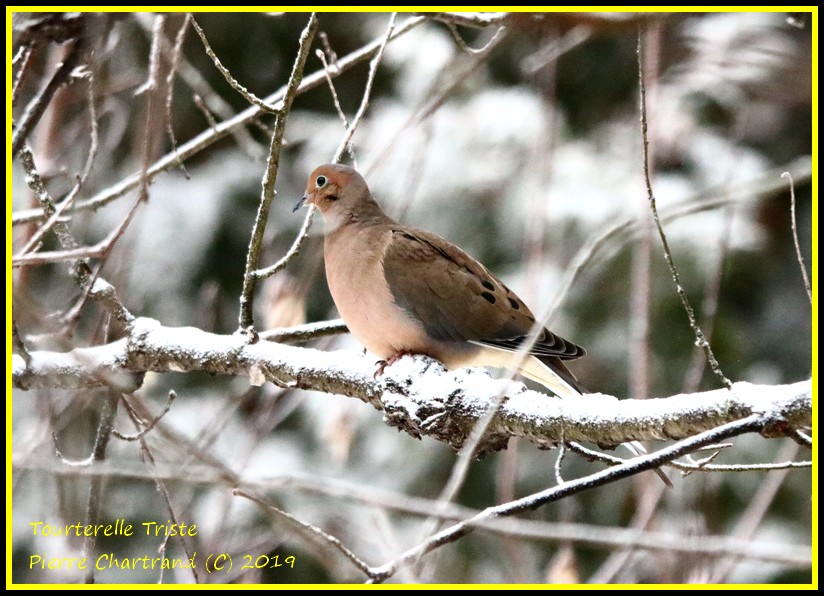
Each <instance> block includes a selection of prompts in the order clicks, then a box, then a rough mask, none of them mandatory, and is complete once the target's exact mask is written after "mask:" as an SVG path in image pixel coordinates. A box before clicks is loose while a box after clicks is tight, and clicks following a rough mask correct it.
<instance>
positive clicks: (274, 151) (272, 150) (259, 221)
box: [192, 13, 318, 331]
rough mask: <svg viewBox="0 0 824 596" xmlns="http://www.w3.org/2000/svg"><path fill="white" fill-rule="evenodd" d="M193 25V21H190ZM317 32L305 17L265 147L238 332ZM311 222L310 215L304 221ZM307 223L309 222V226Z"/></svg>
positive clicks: (245, 321)
mask: <svg viewBox="0 0 824 596" xmlns="http://www.w3.org/2000/svg"><path fill="white" fill-rule="evenodd" d="M192 22H194V21H192ZM317 29H318V19H317V16H316V15H315V13H312V16H310V17H309V23H308V24H307V25H306V28H305V29H304V30H303V32H302V33H301V35H300V46H299V48H298V54H297V57H296V58H295V63H294V65H293V66H292V74H291V75H290V76H289V82H288V83H287V85H286V92H285V93H284V95H283V107H282V108H281V109H280V110H279V112H278V115H277V119H276V121H275V132H274V134H273V135H272V142H271V145H270V146H269V158H268V159H267V160H266V173H265V174H264V176H263V183H262V186H263V189H262V192H261V197H260V205H259V207H258V212H257V216H256V217H255V223H254V226H253V227H252V235H251V238H250V239H249V251H248V253H247V255H246V270H245V272H244V274H243V289H242V290H241V293H240V314H239V316H238V325H239V330H241V331H245V330H247V329H251V328H252V326H253V320H252V300H253V298H254V293H255V286H256V285H257V281H258V278H257V276H256V275H255V270H256V269H257V267H258V261H259V259H260V250H261V247H262V245H263V232H264V231H265V230H266V222H267V220H268V217H269V208H270V207H271V205H272V201H273V200H274V198H275V182H276V181H277V176H278V168H279V167H280V150H281V147H282V146H283V131H284V130H285V129H286V119H287V118H288V116H289V111H290V110H291V109H292V101H293V100H294V99H295V96H296V95H297V92H298V87H299V86H300V81H301V79H302V78H303V67H304V65H305V64H306V58H307V57H308V56H309V48H310V47H311V45H312V40H313V39H314V37H315V31H317ZM310 218H311V211H310V212H309V214H308V215H307V216H306V219H307V220H309V219H310ZM309 223H311V222H309Z"/></svg>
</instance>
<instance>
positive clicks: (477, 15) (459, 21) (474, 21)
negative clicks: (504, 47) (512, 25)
mask: <svg viewBox="0 0 824 596" xmlns="http://www.w3.org/2000/svg"><path fill="white" fill-rule="evenodd" d="M418 14H422V15H425V16H426V17H427V18H430V19H432V20H433V21H439V22H441V23H448V24H452V25H460V26H461V27H475V28H485V27H489V26H490V25H500V24H502V23H503V22H504V21H505V20H506V18H507V17H508V16H509V13H507V12H436V13H430V12H422V13H418Z"/></svg>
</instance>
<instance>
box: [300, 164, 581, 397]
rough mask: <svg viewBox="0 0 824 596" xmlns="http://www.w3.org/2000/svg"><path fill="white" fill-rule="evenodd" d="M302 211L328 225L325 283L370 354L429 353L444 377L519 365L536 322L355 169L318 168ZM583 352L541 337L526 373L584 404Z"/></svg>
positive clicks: (544, 334) (516, 300) (523, 307)
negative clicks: (576, 368)
mask: <svg viewBox="0 0 824 596" xmlns="http://www.w3.org/2000/svg"><path fill="white" fill-rule="evenodd" d="M304 203H306V204H311V205H315V206H316V207H317V208H318V209H319V210H320V211H321V213H322V214H323V217H324V225H325V234H326V238H325V243H324V259H325V261H326V279H327V281H328V283H329V290H330V292H331V293H332V298H333V299H334V301H335V305H336V306H337V307H338V311H339V312H340V315H341V317H343V320H344V321H345V322H346V325H347V326H348V327H349V330H350V331H351V332H352V334H353V335H354V336H355V338H356V339H357V340H358V341H359V342H361V343H362V344H363V345H364V346H365V347H366V348H367V349H368V350H369V351H370V352H372V353H373V354H375V355H376V356H378V357H379V358H381V359H383V360H387V361H389V362H392V361H394V359H395V358H396V357H397V356H399V355H401V354H406V353H412V354H428V355H429V356H432V357H434V358H437V359H438V360H440V361H441V362H443V363H444V365H445V366H446V367H447V368H457V367H461V366H493V367H499V368H506V367H508V366H510V365H511V364H512V361H513V353H514V352H515V351H517V349H518V348H519V346H520V345H521V342H522V341H524V340H525V339H526V337H527V336H528V335H529V333H530V330H531V329H532V327H533V326H534V325H535V317H534V316H533V314H532V312H530V310H529V308H528V307H527V306H526V305H525V304H524V303H523V301H522V300H521V299H520V298H518V296H516V295H515V294H514V293H513V292H512V291H511V290H510V289H509V288H507V287H506V286H505V285H504V284H503V283H502V282H501V281H500V280H499V279H498V278H497V277H495V276H494V275H493V274H492V273H490V272H489V270H488V269H486V268H485V267H484V266H483V265H481V264H480V263H479V262H478V261H476V260H475V259H473V258H472V257H470V256H469V255H468V254H466V253H465V252H464V251H462V250H461V249H460V248H458V247H457V246H455V245H454V244H451V243H450V242H448V241H446V240H444V239H443V238H440V237H438V236H435V235H434V234H430V233H428V232H425V231H423V230H419V229H416V228H411V227H408V226H404V225H402V224H400V223H398V222H396V221H394V220H392V219H391V218H390V217H388V216H387V215H386V214H385V213H384V212H383V211H382V210H381V208H380V206H379V205H378V204H377V202H375V199H374V198H373V197H372V194H371V193H370V192H369V188H368V186H367V185H366V181H365V180H364V179H363V177H362V176H361V175H360V174H358V172H356V171H355V170H353V169H352V168H350V167H347V166H343V165H338V164H326V165H322V166H319V167H317V168H315V170H314V171H313V172H312V174H311V175H310V176H309V181H308V183H307V187H306V194H305V196H304V197H303V199H301V201H300V202H299V203H298V206H300V205H303V204H304ZM296 209H297V207H296ZM585 353H586V352H585V351H584V349H583V348H581V347H579V346H577V345H575V344H574V343H572V342H570V341H568V340H566V339H564V338H562V337H560V336H558V335H556V334H554V333H552V332H551V331H549V330H548V329H543V330H542V332H541V334H540V335H539V337H538V341H536V342H535V344H534V345H533V346H532V348H531V350H530V356H529V357H527V358H526V360H525V361H524V363H523V364H522V365H521V367H520V368H519V372H520V373H521V374H523V375H524V376H526V377H528V378H531V379H533V380H535V381H538V382H539V383H541V384H543V385H545V386H546V387H547V388H548V389H550V390H551V391H553V392H554V393H556V394H558V395H560V396H562V397H567V396H571V395H580V394H581V393H582V392H584V389H583V387H582V386H581V384H580V383H579V382H578V380H577V379H576V378H575V376H574V375H573V374H572V373H571V372H570V371H569V369H567V367H566V366H565V365H564V363H563V361H564V360H572V359H574V358H580V357H581V356H583V355H584V354H585Z"/></svg>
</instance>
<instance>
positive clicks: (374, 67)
mask: <svg viewBox="0 0 824 596" xmlns="http://www.w3.org/2000/svg"><path fill="white" fill-rule="evenodd" d="M397 16H398V13H396V12H393V13H392V15H391V16H390V17H389V26H388V27H387V29H386V34H385V35H384V37H383V42H382V43H381V45H380V46H379V47H378V52H377V53H376V54H375V57H374V58H372V61H371V62H370V63H369V76H368V78H367V79H366V86H365V87H364V90H363V97H362V98H361V103H360V106H359V107H358V111H357V112H356V113H355V117H354V118H353V119H352V125H351V126H350V127H349V128H347V129H346V134H345V135H343V139H342V140H341V142H340V145H338V148H337V149H336V150H335V156H334V157H333V158H332V161H333V162H335V163H337V162H339V161H340V158H341V157H342V156H343V152H344V151H345V150H346V148H347V147H348V146H349V143H350V142H351V141H352V137H353V136H354V134H355V131H356V130H357V128H358V125H359V124H360V121H361V119H362V118H363V115H364V114H365V113H366V108H367V107H369V96H370V95H371V94H372V84H373V83H374V82H375V74H376V73H377V71H378V65H379V64H380V63H381V58H383V52H384V50H386V44H388V43H389V40H390V39H392V33H393V32H394V31H395V17H397ZM326 72H327V71H326V70H324V73H326ZM327 76H328V73H327Z"/></svg>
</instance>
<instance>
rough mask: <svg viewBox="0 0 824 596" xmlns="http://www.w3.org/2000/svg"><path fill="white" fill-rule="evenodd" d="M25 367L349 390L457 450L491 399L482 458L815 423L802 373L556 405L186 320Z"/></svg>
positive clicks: (105, 378) (69, 382)
mask: <svg viewBox="0 0 824 596" xmlns="http://www.w3.org/2000/svg"><path fill="white" fill-rule="evenodd" d="M29 356H30V360H29V363H28V365H27V364H26V362H25V361H24V359H23V357H22V356H19V355H17V354H15V355H14V356H13V357H12V380H13V383H14V386H15V387H18V388H22V389H29V388H33V387H63V388H81V387H100V386H114V387H117V388H118V389H119V390H121V391H124V392H131V391H134V390H136V389H137V388H138V387H139V386H140V384H141V382H142V377H143V374H144V373H145V372H149V371H153V372H192V371H203V372H209V373H213V374H225V375H236V376H248V377H249V379H250V382H251V383H252V384H253V385H261V384H263V383H264V382H266V381H270V382H272V383H275V384H277V385H279V386H284V385H288V386H290V387H297V388H302V389H311V390H315V391H322V392H325V393H334V394H340V395H346V396H349V397H355V398H357V399H360V400H361V401H364V402H366V403H369V404H371V405H372V406H373V407H375V408H376V409H378V410H380V411H382V412H384V419H385V421H386V422H387V423H388V424H389V425H391V426H395V427H397V428H399V429H401V430H404V431H405V432H407V433H409V434H411V435H412V436H415V437H422V436H429V437H432V438H435V439H437V440H440V441H444V442H447V443H449V444H450V445H451V446H452V447H454V448H460V447H461V446H462V445H463V443H464V442H465V441H466V440H467V439H468V437H469V435H470V433H471V431H472V429H473V428H474V427H475V425H476V423H477V422H478V420H479V419H481V418H482V417H483V416H484V414H485V413H486V411H487V410H488V408H489V407H490V405H491V404H492V403H493V402H494V400H495V398H496V396H498V395H499V394H501V393H502V392H503V393H504V395H505V397H504V400H503V403H502V404H501V408H500V410H499V412H498V413H497V415H496V416H495V418H494V419H493V421H492V423H491V424H490V427H489V430H488V432H487V434H486V436H485V437H484V439H483V442H482V444H481V445H480V446H479V453H488V452H491V451H496V450H500V449H503V448H505V446H506V443H507V440H508V439H509V437H510V436H519V437H525V438H527V439H529V440H530V441H532V442H533V443H535V444H537V445H539V446H541V447H544V446H548V445H552V444H554V443H555V442H558V441H561V440H563V441H590V442H593V443H597V444H601V445H617V444H619V443H624V442H627V441H631V440H641V441H643V440H655V439H659V440H661V439H682V438H686V437H690V436H693V435H695V434H696V433H699V432H702V431H706V430H709V429H712V428H715V427H717V426H719V425H721V424H725V423H728V422H732V421H735V420H740V419H742V418H745V417H747V416H750V415H752V414H754V413H755V414H761V415H763V416H765V417H767V418H769V419H770V420H772V423H771V424H769V425H767V426H766V427H765V429H764V431H763V434H765V435H766V436H771V437H773V436H788V435H791V434H793V433H794V432H795V430H797V429H800V428H804V427H808V426H810V425H811V424H812V384H811V381H810V380H806V381H801V382H798V383H794V384H791V385H776V386H765V385H752V384H750V383H735V384H734V385H733V387H732V390H729V391H728V390H726V389H718V390H714V391H708V392H703V393H694V394H689V395H676V396H672V397H668V398H662V399H649V400H644V401H638V400H621V401H619V400H617V399H616V398H614V397H611V396H607V395H601V394H591V395H587V396H585V397H584V398H582V399H579V400H560V399H554V398H551V397H549V396H547V395H544V394H541V393H538V392H535V391H529V390H527V389H526V388H525V387H524V385H523V384H521V383H515V382H509V383H508V382H506V381H501V380H493V379H491V378H490V376H489V374H488V373H487V372H486V371H485V370H483V369H462V370H457V371H453V372H447V371H445V370H444V369H443V367H442V366H441V365H440V363H438V362H437V361H435V360H432V359H431V358H427V357H424V356H415V357H405V358H403V359H401V360H400V361H399V362H397V363H396V364H394V365H392V366H390V367H388V368H387V370H386V373H385V374H384V376H382V377H380V378H378V379H375V378H374V377H373V374H374V370H375V367H374V363H373V361H372V359H371V358H369V357H364V356H360V355H358V354H356V353H354V352H346V351H339V352H320V351H318V350H313V349H308V348H299V347H294V346H286V345H282V344H277V343H274V342H258V343H256V344H248V343H247V342H246V339H245V338H244V337H242V336H239V335H216V334H212V333H206V332H205V331H201V330H199V329H195V328H192V327H177V328H173V327H163V326H161V325H160V323H158V322H157V321H154V320H152V319H146V318H139V319H135V320H134V322H133V323H132V326H131V328H130V335H129V336H128V337H127V338H124V339H121V340H118V341H116V342H113V343H110V344H107V345H104V346H98V347H92V348H77V349H75V350H72V351H70V352H66V353H57V352H46V351H32V352H30V353H29Z"/></svg>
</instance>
